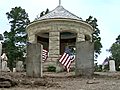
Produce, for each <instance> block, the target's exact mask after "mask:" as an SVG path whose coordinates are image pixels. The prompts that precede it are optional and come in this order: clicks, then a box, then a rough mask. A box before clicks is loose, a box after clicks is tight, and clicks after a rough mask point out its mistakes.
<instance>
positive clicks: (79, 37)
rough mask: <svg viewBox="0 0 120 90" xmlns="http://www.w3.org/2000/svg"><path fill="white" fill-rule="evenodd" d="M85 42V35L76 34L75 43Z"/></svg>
mask: <svg viewBox="0 0 120 90" xmlns="http://www.w3.org/2000/svg"><path fill="white" fill-rule="evenodd" d="M80 41H85V35H84V34H82V33H77V38H76V42H80Z"/></svg>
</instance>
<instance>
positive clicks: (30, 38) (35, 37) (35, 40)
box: [28, 35, 37, 43]
mask: <svg viewBox="0 0 120 90" xmlns="http://www.w3.org/2000/svg"><path fill="white" fill-rule="evenodd" d="M28 41H29V42H31V43H37V36H36V35H31V36H29V37H28Z"/></svg>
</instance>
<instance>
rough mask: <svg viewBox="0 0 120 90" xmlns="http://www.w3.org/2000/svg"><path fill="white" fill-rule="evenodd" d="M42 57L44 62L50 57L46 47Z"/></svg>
mask: <svg viewBox="0 0 120 90" xmlns="http://www.w3.org/2000/svg"><path fill="white" fill-rule="evenodd" d="M42 58H43V62H45V61H46V59H47V58H48V51H47V50H45V49H43V52H42Z"/></svg>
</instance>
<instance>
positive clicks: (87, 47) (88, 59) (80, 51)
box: [75, 41, 94, 76]
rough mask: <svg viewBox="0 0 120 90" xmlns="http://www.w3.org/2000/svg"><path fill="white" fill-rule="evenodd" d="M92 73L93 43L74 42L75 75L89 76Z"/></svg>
mask: <svg viewBox="0 0 120 90" xmlns="http://www.w3.org/2000/svg"><path fill="white" fill-rule="evenodd" d="M93 73H94V43H92V42H89V41H85V42H76V60H75V75H77V76H91V75H93Z"/></svg>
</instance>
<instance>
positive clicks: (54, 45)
mask: <svg viewBox="0 0 120 90" xmlns="http://www.w3.org/2000/svg"><path fill="white" fill-rule="evenodd" d="M27 33H28V41H29V42H31V43H40V44H42V45H43V48H44V49H46V50H48V51H49V57H48V59H47V62H46V63H44V64H43V66H44V67H45V66H48V65H49V64H52V65H53V66H55V67H57V66H58V64H57V62H58V59H59V58H60V55H62V54H63V53H64V50H65V48H66V47H69V48H76V45H75V44H76V43H77V42H78V43H79V42H83V41H89V42H92V33H93V28H92V26H91V25H89V24H88V23H85V22H84V21H83V20H82V19H81V18H80V17H78V16H76V15H74V14H72V13H71V12H69V11H68V10H66V9H65V8H64V7H63V6H61V4H59V6H57V7H56V8H55V9H54V10H52V11H50V12H49V13H47V14H45V15H44V16H42V17H40V18H39V19H38V20H36V21H34V22H32V23H31V24H29V25H28V26H27ZM87 45H88V44H87ZM77 47H78V48H79V46H78V45H77ZM90 47H91V46H90ZM84 49H85V48H84ZM35 50H36V49H35ZM35 50H34V49H33V51H32V50H31V52H35ZM79 50H81V49H79ZM90 50H92V49H90ZM37 51H38V50H37ZM37 51H36V52H37ZM82 51H84V50H83V49H82ZM92 51H93V50H92ZM38 53H39V54H40V51H39V52H38ZM77 53H78V54H80V53H79V51H77ZM91 53H92V54H93V52H91ZM92 54H91V55H92ZM87 55H89V53H87V54H85V55H84V57H87ZM32 56H33V55H32ZM78 56H79V55H78ZM89 57H90V56H89ZM82 59H83V60H86V61H85V62H86V64H85V63H83V64H85V65H88V64H90V65H89V66H90V68H92V66H91V65H92V63H93V62H92V60H91V61H88V62H87V60H90V59H93V58H92V56H91V57H90V59H88V57H87V58H78V60H77V62H78V63H79V61H80V62H83V60H82ZM81 60H82V61H81ZM30 62H31V61H30ZM35 63H36V62H35ZM79 64H80V63H79ZM77 66H78V65H77ZM85 70H86V69H85ZM91 71H92V70H91ZM92 72H93V71H92Z"/></svg>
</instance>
